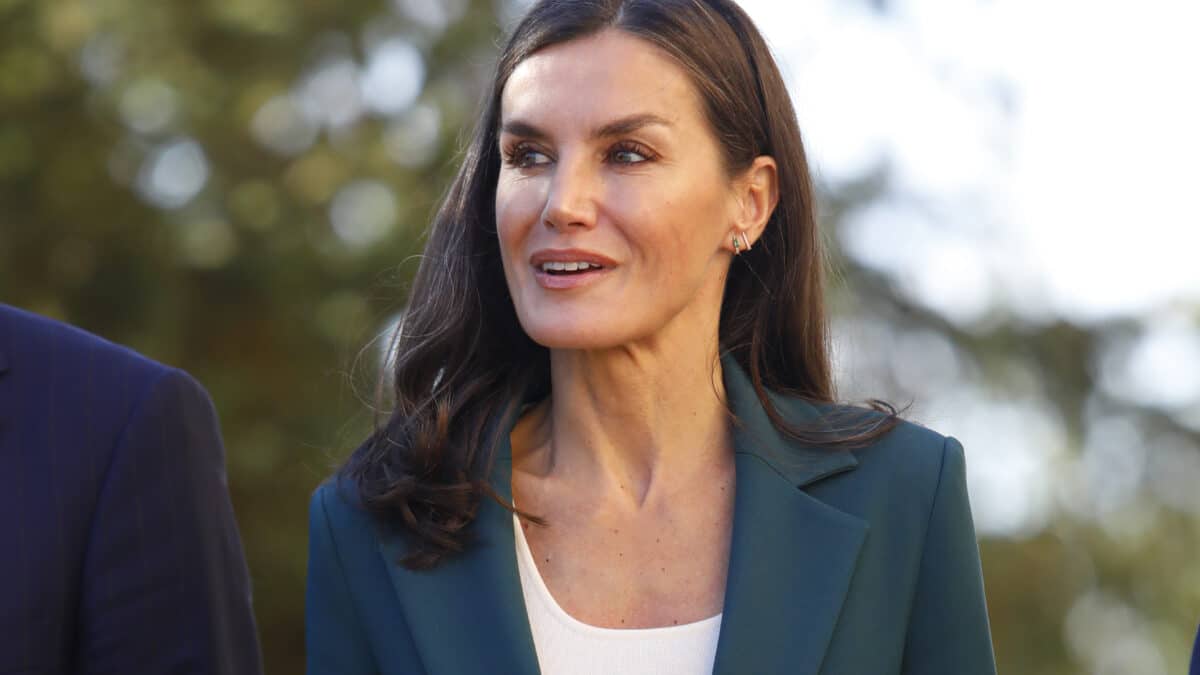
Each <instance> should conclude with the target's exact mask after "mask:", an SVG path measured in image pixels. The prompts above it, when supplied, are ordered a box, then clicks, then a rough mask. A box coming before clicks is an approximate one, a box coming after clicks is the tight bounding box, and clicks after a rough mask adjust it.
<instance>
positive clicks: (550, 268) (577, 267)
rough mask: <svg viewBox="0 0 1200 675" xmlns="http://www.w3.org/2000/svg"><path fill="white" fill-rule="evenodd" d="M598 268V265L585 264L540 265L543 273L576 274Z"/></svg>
mask: <svg viewBox="0 0 1200 675" xmlns="http://www.w3.org/2000/svg"><path fill="white" fill-rule="evenodd" d="M593 267H595V268H597V269H598V268H599V267H600V266H599V265H593V264H591V263H585V262H547V263H542V271H543V272H576V271H583V270H586V269H591V268H593Z"/></svg>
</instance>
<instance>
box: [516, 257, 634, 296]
mask: <svg viewBox="0 0 1200 675" xmlns="http://www.w3.org/2000/svg"><path fill="white" fill-rule="evenodd" d="M529 264H530V266H531V267H533V271H534V277H535V278H536V279H537V282H538V284H539V285H541V286H542V288H546V289H553V290H565V289H571V288H580V287H583V286H586V285H588V284H591V283H593V282H595V281H597V280H599V279H602V278H603V277H605V276H606V275H607V274H608V273H609V272H611V271H612V269H613V268H614V267H616V266H617V263H616V262H615V261H614V260H612V259H611V258H608V257H607V256H604V255H601V254H599V253H596V252H594V251H588V250H585V249H580V248H570V249H542V250H540V251H537V252H536V253H534V254H533V255H532V256H531V257H530V259H529Z"/></svg>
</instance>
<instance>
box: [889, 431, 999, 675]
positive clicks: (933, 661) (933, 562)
mask: <svg viewBox="0 0 1200 675" xmlns="http://www.w3.org/2000/svg"><path fill="white" fill-rule="evenodd" d="M902 672H903V673H905V674H906V675H909V674H911V675H940V674H943V673H944V674H945V675H951V674H953V675H988V674H992V675H994V673H995V672H996V662H995V656H994V654H993V652H992V639H991V631H990V629H989V627H988V616H987V604H986V601H985V599H984V591H983V570H982V566H981V564H980V561H979V545H978V543H977V542H976V540H975V526H974V524H973V523H972V520H971V507H970V504H969V502H968V499H967V481H966V467H965V461H964V459H963V448H962V445H961V444H960V443H959V442H958V441H957V440H956V439H954V438H947V439H946V440H945V443H944V445H943V447H942V465H941V472H940V475H939V477H938V483H937V489H936V491H935V494H934V501H933V507H932V510H931V511H930V514H929V525H928V528H927V530H926V534H925V545H924V548H923V552H922V556H921V563H920V567H919V572H918V579H917V585H916V589H915V594H914V597H913V605H912V614H911V616H910V617H909V624H908V635H907V637H906V639H905V646H904V665H903V669H902Z"/></svg>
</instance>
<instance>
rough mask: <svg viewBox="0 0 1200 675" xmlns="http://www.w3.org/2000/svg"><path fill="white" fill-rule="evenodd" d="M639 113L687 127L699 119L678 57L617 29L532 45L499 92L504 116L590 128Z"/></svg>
mask: <svg viewBox="0 0 1200 675" xmlns="http://www.w3.org/2000/svg"><path fill="white" fill-rule="evenodd" d="M635 112H636V113H654V114H657V115H659V116H661V117H664V118H666V119H668V120H670V121H671V122H673V123H676V124H682V125H684V126H686V125H688V124H689V123H691V124H695V123H699V122H701V120H700V106H699V97H698V95H697V94H696V91H695V87H694V86H693V85H692V82H691V80H690V79H689V78H688V76H687V73H686V72H684V70H683V69H682V68H681V67H680V66H679V64H678V63H677V62H676V61H675V60H674V59H672V58H671V57H670V56H668V55H667V54H666V53H665V52H663V51H662V50H660V49H659V48H658V47H655V46H654V45H652V44H650V43H649V42H647V41H645V40H643V39H641V38H638V37H635V36H633V35H630V34H629V33H625V32H623V31H620V30H614V29H608V30H604V31H601V32H599V33H597V34H595V35H589V36H587V37H583V38H578V39H575V40H571V41H568V42H564V43H560V44H556V45H553V46H550V47H547V48H545V49H542V50H539V51H537V52H535V53H534V54H533V55H532V56H530V57H529V58H527V59H525V60H524V61H522V62H521V63H519V64H518V65H517V67H516V68H515V69H514V70H513V73H512V75H511V76H510V77H509V79H508V82H507V83H506V84H505V86H504V90H503V92H501V97H500V114H501V118H502V119H504V120H507V119H510V118H516V117H519V118H521V119H524V120H529V121H534V120H537V121H538V122H540V123H542V124H550V123H555V122H557V123H558V125H564V124H569V125H571V126H579V127H590V126H591V125H595V124H602V123H604V122H605V121H607V120H610V119H612V118H614V117H619V116H622V115H627V114H630V113H635Z"/></svg>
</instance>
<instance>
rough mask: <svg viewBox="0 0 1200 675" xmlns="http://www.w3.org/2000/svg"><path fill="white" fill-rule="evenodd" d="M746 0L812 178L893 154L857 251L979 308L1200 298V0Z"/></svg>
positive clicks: (1106, 310)
mask: <svg viewBox="0 0 1200 675" xmlns="http://www.w3.org/2000/svg"><path fill="white" fill-rule="evenodd" d="M865 4H866V3H862V2H846V1H845V0H795V1H789V2H779V1H777V0H745V1H744V2H742V6H743V7H745V8H746V10H747V11H748V12H749V13H750V14H751V16H752V17H753V18H754V19H755V21H756V23H757V24H758V25H759V27H760V28H761V29H762V30H763V31H764V32H765V33H766V35H767V38H768V40H769V41H770V42H771V43H772V46H773V48H774V49H775V50H776V53H777V55H778V57H779V60H780V62H781V65H782V67H783V68H784V70H785V76H786V77H788V79H789V84H790V87H791V89H792V92H793V96H794V97H795V99H796V104H797V108H798V111H799V116H800V121H801V129H802V131H803V132H804V133H805V134H806V140H807V142H808V144H809V148H810V151H811V152H812V154H813V158H814V161H815V165H816V167H817V169H818V171H819V175H820V176H821V177H822V178H823V179H824V180H825V181H827V182H829V183H832V184H836V183H838V182H839V181H843V180H846V179H849V178H853V177H855V176H858V175H860V174H861V173H862V172H863V171H864V169H867V168H869V167H871V166H872V165H874V164H875V163H877V162H879V161H881V160H883V159H884V158H886V159H887V160H888V161H889V162H890V163H891V165H892V166H893V167H894V168H895V170H896V172H897V173H896V179H897V185H896V194H895V195H893V196H892V198H891V199H889V200H887V201H885V202H884V203H882V204H880V205H878V207H876V208H873V209H869V210H868V211H867V212H865V213H864V214H862V215H861V217H859V218H858V219H856V220H855V221H854V223H853V226H852V227H851V228H849V230H848V236H847V241H846V242H845V243H846V245H847V248H848V249H849V250H850V251H851V252H852V253H853V254H855V255H857V256H858V257H859V258H860V259H863V260H864V261H866V262H869V263H871V264H873V265H876V266H878V267H881V268H883V269H885V270H889V271H891V272H892V273H893V274H894V276H895V277H896V279H897V280H898V281H899V282H901V283H902V284H903V286H904V287H905V288H908V289H910V290H911V291H912V292H913V294H914V295H915V296H917V297H918V299H920V300H922V301H924V302H926V303H927V304H929V305H931V306H933V307H934V308H936V309H940V310H942V311H943V312H944V313H946V314H947V315H949V316H951V317H955V318H959V319H961V320H970V319H971V318H974V317H976V316H978V315H979V314H980V313H982V312H983V311H984V310H986V309H987V308H988V307H989V306H990V305H991V304H992V303H995V302H999V303H1003V304H1004V305H1006V306H1008V307H1009V308H1010V309H1011V310H1012V311H1014V312H1016V313H1018V314H1020V315H1022V316H1026V317H1029V318H1031V319H1036V318H1038V317H1042V316H1046V315H1047V314H1050V315H1065V316H1067V317H1069V318H1073V319H1075V320H1080V321H1094V320H1098V319H1105V318H1111V317H1117V316H1130V315H1134V316H1139V315H1144V314H1147V313H1149V312H1151V311H1154V310H1156V309H1158V308H1161V307H1163V306H1165V305H1169V304H1173V303H1178V302H1181V301H1190V302H1195V301H1198V300H1200V264H1197V262H1196V260H1195V258H1196V251H1197V250H1200V208H1198V207H1197V203H1196V194H1197V190H1196V188H1195V184H1196V183H1197V182H1198V181H1200V169H1197V166H1196V158H1197V157H1198V156H1200V123H1198V120H1200V87H1198V86H1196V85H1195V81H1196V68H1197V65H1200V40H1196V39H1195V28H1196V27H1197V26H1200V3H1196V2H1190V1H1187V0H1175V1H1173V2H1172V1H1168V0H1149V1H1147V2H1138V3H1131V2H1125V3H1112V2H1082V1H1078V0H1076V1H1072V0H1060V1H1056V2H1049V3H1048V2H1033V1H1030V0H1006V1H1005V2H978V1H975V2H972V1H967V0H899V1H897V2H895V3H894V5H893V6H894V8H895V9H894V10H891V11H890V12H889V13H888V14H886V15H880V14H878V13H875V12H873V11H871V10H870V9H869V8H867V7H865V6H864V5H865Z"/></svg>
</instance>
